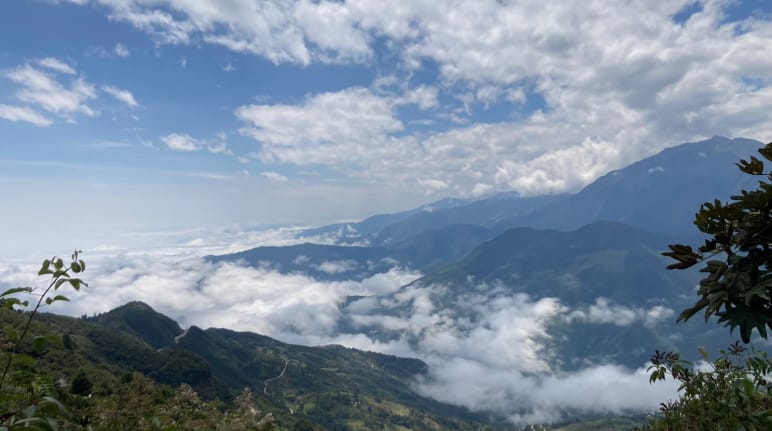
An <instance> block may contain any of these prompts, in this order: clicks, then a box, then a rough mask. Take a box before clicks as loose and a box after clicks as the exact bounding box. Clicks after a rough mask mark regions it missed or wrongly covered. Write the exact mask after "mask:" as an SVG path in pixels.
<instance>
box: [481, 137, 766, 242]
mask: <svg viewBox="0 0 772 431" xmlns="http://www.w3.org/2000/svg"><path fill="white" fill-rule="evenodd" d="M762 146H763V144H762V143H761V142H758V141H754V140H751V139H743V138H736V139H729V138H724V137H718V136H717V137H713V138H711V139H707V140H704V141H700V142H693V143H687V144H682V145H678V146H675V147H672V148H668V149H666V150H664V151H662V152H660V153H658V154H656V155H654V156H652V157H648V158H646V159H643V160H641V161H639V162H636V163H633V164H632V165H630V166H628V167H626V168H624V169H620V170H616V171H612V172H609V173H608V174H606V175H604V176H602V177H600V178H599V179H597V180H595V181H594V182H592V183H591V184H590V185H588V186H587V187H585V188H584V189H582V190H581V191H580V192H579V193H577V194H575V195H571V196H569V197H568V198H567V199H563V200H557V201H555V202H553V203H551V204H549V205H546V206H543V207H541V208H538V209H536V210H535V211H533V212H532V213H530V214H527V215H524V216H523V215H513V216H512V217H510V218H509V219H507V220H504V221H502V222H501V223H500V224H499V225H498V226H496V228H497V230H502V229H505V228H509V227H520V226H528V227H535V228H545V229H558V230H573V229H577V228H579V227H581V226H584V225H586V224H589V223H592V222H596V221H617V222H622V223H626V224H629V225H632V226H637V227H639V228H641V229H644V230H648V231H650V232H656V233H659V234H663V235H667V236H669V237H671V238H673V237H674V236H675V237H680V236H684V235H689V234H693V233H696V229H695V228H694V226H693V225H692V220H693V219H694V213H696V212H697V210H698V209H699V207H700V205H701V204H702V203H703V202H705V201H712V200H713V199H715V198H716V197H728V196H731V195H734V194H737V193H738V192H739V191H740V190H741V189H743V188H754V187H755V186H756V183H757V181H756V179H754V178H753V177H751V176H749V175H746V174H744V173H741V172H740V171H739V170H738V169H737V167H736V166H735V163H737V161H738V160H739V159H740V158H747V157H749V156H750V155H752V154H755V153H756V150H758V149H759V148H760V147H762Z"/></svg>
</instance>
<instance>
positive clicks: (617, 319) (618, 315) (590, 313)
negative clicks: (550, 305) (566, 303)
mask: <svg viewBox="0 0 772 431" xmlns="http://www.w3.org/2000/svg"><path fill="white" fill-rule="evenodd" d="M674 314H675V311H673V310H672V309H671V308H667V307H664V306H662V305H655V306H653V307H651V308H649V309H645V308H640V307H629V306H624V305H620V304H614V303H613V302H612V301H611V300H609V299H608V298H603V297H601V298H596V299H595V303H594V304H590V305H589V306H587V307H583V308H578V309H575V310H573V311H571V312H570V313H568V314H567V315H566V320H567V321H568V322H569V323H570V322H572V321H573V320H582V321H586V322H590V323H605V324H613V325H616V326H630V325H632V324H634V323H636V322H642V323H643V324H644V325H646V326H649V327H652V326H655V325H657V324H658V323H661V322H662V321H664V320H666V319H670V318H672V317H673V315H674Z"/></svg>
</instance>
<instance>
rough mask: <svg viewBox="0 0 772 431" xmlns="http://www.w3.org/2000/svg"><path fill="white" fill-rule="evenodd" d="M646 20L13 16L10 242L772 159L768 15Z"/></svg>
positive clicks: (104, 239)
mask: <svg viewBox="0 0 772 431" xmlns="http://www.w3.org/2000/svg"><path fill="white" fill-rule="evenodd" d="M627 3H628V4H621V2H617V1H611V0H608V1H594V2H559V3H557V2H555V4H550V3H545V2H543V1H532V0H525V1H519V2H496V1H493V0H468V1H467V0H453V1H447V2H443V5H442V7H438V2H437V1H436V0H432V1H425V0H414V1H409V2H408V1H405V2H402V1H398V2H383V1H372V0H356V1H339V2H331V1H315V2H311V1H307V0H302V1H282V2H277V1H268V0H228V1H217V0H195V1H194V0H152V1H151V0H92V1H89V0H60V1H53V0H49V1H44V0H39V1H36V0H32V1H19V0H9V1H4V2H2V4H1V5H0V40H2V41H3V42H0V136H2V137H3V144H2V146H0V192H2V194H3V196H4V203H5V208H4V209H5V211H3V213H2V215H0V236H2V237H3V238H6V239H7V240H6V244H8V245H7V248H9V249H13V250H20V251H21V250H28V251H35V252H38V251H40V252H45V251H46V249H45V247H48V246H49V244H56V245H58V244H61V243H64V244H73V243H77V244H80V245H81V246H82V247H89V246H95V245H107V244H112V243H113V242H121V241H125V240H126V238H127V235H131V234H134V233H136V232H145V231H163V230H174V229H196V228H202V227H209V226H224V225H262V224H284V223H319V222H326V221H332V220H339V219H352V218H358V217H363V216H366V215H368V214H372V213H375V212H384V211H393V210H400V209H405V208H408V207H411V206H415V205H418V204H420V203H423V202H425V201H429V200H432V199H437V198H441V197H445V196H456V197H477V196H484V195H486V194H490V193H494V192H497V191H504V190H516V191H519V192H521V193H523V194H544V193H555V192H563V191H574V190H577V189H579V188H581V187H582V186H583V185H586V184H587V183H589V182H591V181H592V180H594V179H595V178H597V177H598V176H600V175H602V174H604V173H605V172H607V171H609V170H611V169H615V168H619V167H621V166H624V165H625V164H627V163H630V162H632V161H635V160H637V159H640V158H641V157H644V156H647V155H650V154H652V153H654V152H656V151H658V150H660V149H662V148H664V147H667V146H670V145H675V144H677V143H680V142H684V141H688V140H695V139H700V138H703V137H709V136H712V135H717V134H720V135H729V136H746V137H751V138H756V139H760V140H768V139H769V138H770V136H772V109H770V107H772V88H770V87H769V83H770V79H772V55H770V48H769V47H770V46H772V40H771V39H772V22H770V17H771V16H772V6H770V3H769V2H766V1H755V0H748V1H744V2H739V1H720V0H718V1H697V2H695V1H690V0H685V1H671V0H668V1H664V0H663V1H633V2H627ZM54 238H55V240H54Z"/></svg>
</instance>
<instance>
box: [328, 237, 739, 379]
mask: <svg viewBox="0 0 772 431" xmlns="http://www.w3.org/2000/svg"><path fill="white" fill-rule="evenodd" d="M665 244H666V240H665V239H664V238H663V237H661V236H658V235H654V234H651V233H648V232H646V231H643V230H641V229H639V228H636V227H633V226H629V225H625V224H622V223H617V222H597V223H593V224H590V225H587V226H584V227H582V228H580V229H577V230H575V231H570V232H564V231H557V230H537V229H532V228H515V229H511V230H508V231H506V232H504V233H503V234H501V235H499V236H496V237H495V238H493V239H491V240H489V241H486V242H483V243H482V244H480V245H479V246H477V247H476V248H475V249H473V250H472V251H471V252H470V253H469V254H468V255H467V256H466V257H465V258H463V259H461V260H460V261H458V262H457V263H455V264H452V265H449V266H446V267H444V268H442V269H440V270H437V271H435V272H432V273H429V274H428V275H426V276H424V277H422V278H419V279H418V280H416V281H414V282H413V283H410V284H408V285H406V286H403V287H402V288H400V289H399V290H398V291H396V292H394V293H391V294H387V295H382V296H378V297H371V298H361V297H360V298H351V299H350V300H349V301H348V302H347V303H346V304H344V305H343V306H342V312H343V319H342V322H341V325H340V329H341V331H343V332H351V333H367V334H369V335H370V336H371V337H374V338H376V339H378V340H381V341H390V340H396V339H399V338H400V337H404V336H405V332H404V330H403V329H402V326H398V325H395V324H393V323H392V324H391V325H392V327H393V328H396V330H395V329H392V328H390V327H389V326H388V325H386V324H384V323H382V322H410V321H411V319H413V317H414V314H415V313H416V310H417V309H420V308H428V309H430V310H437V312H438V313H441V314H442V320H443V321H445V322H455V323H454V324H455V325H462V327H463V328H466V329H464V330H465V331H474V330H475V329H474V328H476V327H477V325H484V324H482V323H476V322H484V321H485V319H486V313H487V314H490V313H495V312H496V310H497V308H495V307H492V306H491V305H490V304H496V303H500V302H502V301H504V300H506V301H510V300H511V298H517V297H518V295H526V298H529V300H531V301H538V300H539V299H542V298H554V300H556V301H557V303H558V304H559V307H561V311H560V313H557V314H555V315H554V316H553V318H552V319H551V320H549V321H548V322H546V323H545V325H546V327H547V336H546V337H543V338H542V339H541V340H540V341H539V342H540V343H543V345H544V346H545V347H544V356H545V357H546V358H549V362H550V366H551V368H553V369H563V370H574V369H578V368H581V367H584V366H587V365H588V364H593V363H603V362H609V361H610V362H613V363H618V364H623V365H626V366H629V367H638V366H640V364H643V363H645V362H646V361H647V360H648V358H649V356H650V355H651V353H652V352H653V351H654V350H657V349H659V350H671V351H672V350H679V351H690V350H693V346H694V343H698V344H700V343H701V344H703V345H706V346H708V347H713V348H715V350H716V351H717V350H718V349H719V348H722V347H725V346H726V345H728V344H729V342H730V341H731V339H730V337H727V336H725V335H724V333H725V330H723V329H722V328H715V329H716V330H713V329H714V328H712V327H711V328H705V325H704V324H702V323H701V322H699V321H693V322H689V324H687V325H675V314H676V312H677V311H680V310H681V309H684V308H686V307H687V306H688V305H690V301H691V302H693V298H692V295H693V286H694V285H695V284H696V280H697V279H699V275H698V274H697V273H696V271H667V270H665V266H666V265H667V263H668V262H667V258H665V257H663V256H662V255H661V251H662V249H663V248H664V247H665ZM417 301H419V302H417ZM365 304H367V305H366V306H365ZM395 304H396V305H395ZM470 304H473V306H471V305H470ZM362 310H364V311H362ZM517 310H518V308H513V311H512V313H517V312H518V311H517ZM459 322H461V323H459ZM459 328H461V327H459ZM470 328H471V329H470ZM457 330H461V329H457ZM430 333H431V328H429V327H427V328H425V330H423V331H415V332H414V333H412V334H410V335H408V340H407V341H408V342H410V343H413V344H414V345H421V344H422V343H424V342H425V340H424V339H423V337H426V336H429V337H432V335H431V334H430Z"/></svg>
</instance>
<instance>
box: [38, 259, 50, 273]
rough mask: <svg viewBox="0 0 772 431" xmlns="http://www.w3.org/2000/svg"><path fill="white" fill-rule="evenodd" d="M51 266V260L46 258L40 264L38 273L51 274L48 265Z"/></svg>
mask: <svg viewBox="0 0 772 431" xmlns="http://www.w3.org/2000/svg"><path fill="white" fill-rule="evenodd" d="M50 266H51V261H50V260H48V259H46V260H44V261H43V264H42V265H41V266H40V271H38V275H45V274H51V270H50V269H49V267H50Z"/></svg>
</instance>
